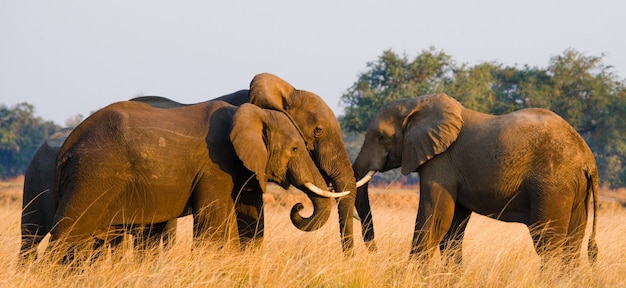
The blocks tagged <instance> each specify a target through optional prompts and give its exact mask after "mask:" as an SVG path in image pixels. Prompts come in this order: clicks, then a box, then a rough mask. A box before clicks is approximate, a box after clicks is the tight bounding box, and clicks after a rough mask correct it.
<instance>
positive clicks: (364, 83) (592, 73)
mask: <svg viewBox="0 0 626 288" xmlns="http://www.w3.org/2000/svg"><path fill="white" fill-rule="evenodd" d="M603 57H604V55H601V56H588V55H585V54H584V53H580V52H578V51H576V50H574V49H568V50H565V51H564V52H563V53H562V54H560V55H557V56H554V57H552V58H550V61H549V64H548V66H547V67H546V68H541V67H531V66H528V65H523V66H519V67H518V66H506V65H503V64H500V63H497V62H483V63H479V64H476V65H469V64H466V63H463V64H457V63H456V62H455V61H454V60H453V58H452V57H451V56H450V55H448V54H446V53H445V52H444V51H442V50H437V49H435V48H434V47H431V48H429V49H427V50H424V51H422V52H421V53H420V54H419V55H417V56H416V57H415V58H412V59H409V57H408V56H407V55H398V54H397V53H395V52H393V51H391V50H387V51H384V52H383V53H382V55H381V56H379V57H378V59H377V60H375V61H372V62H369V63H367V69H366V70H365V71H364V72H362V73H360V75H359V76H358V79H357V80H356V81H355V82H354V84H352V86H351V87H350V88H349V89H348V90H347V91H346V92H345V93H343V95H342V96H341V102H342V103H344V104H345V105H346V107H345V113H344V115H343V116H340V117H339V121H340V124H341V127H342V129H343V130H344V132H345V134H346V142H348V144H347V146H348V149H353V148H354V146H360V145H354V143H351V142H353V141H362V136H361V135H360V134H362V133H363V132H364V131H365V130H366V129H367V126H368V124H369V122H370V121H371V119H372V117H373V116H374V115H375V114H376V113H377V112H378V110H379V109H380V108H381V107H382V105H383V104H385V103H387V102H389V101H392V100H396V99H403V98H411V97H415V96H420V95H427V94H433V93H446V94H448V95H449V96H452V97H454V98H455V99H457V100H458V101H459V102H460V103H461V104H463V105H464V106H465V107H466V108H469V109H473V110H476V111H480V112H484V113H489V114H496V115H499V114H504V113H509V112H512V111H515V110H518V109H522V108H529V107H538V108H545V109H549V110H552V111H554V112H556V113H557V114H559V115H560V116H561V117H563V118H564V119H565V120H566V121H568V122H569V123H570V124H571V125H572V126H573V127H574V128H575V129H576V130H577V131H578V132H579V133H580V134H581V135H582V137H583V138H584V139H585V141H586V142H587V144H588V145H589V146H590V148H591V150H592V151H593V153H594V155H595V158H596V161H597V164H598V168H599V173H600V181H601V184H602V185H606V186H609V187H611V188H616V187H626V167H624V164H625V163H626V124H625V123H624V122H625V120H626V119H625V115H626V87H625V86H624V84H625V83H624V80H623V79H619V78H618V76H617V75H616V74H615V73H614V72H612V70H611V69H612V66H610V65H605V64H604V63H603V61H602V60H603ZM356 149H357V150H356V152H355V151H351V153H350V155H351V157H352V156H356V155H354V154H356V153H358V149H359V148H356ZM380 177H381V178H379V179H378V181H380V182H389V181H398V180H397V179H400V177H399V172H396V173H393V172H392V173H388V175H386V176H385V175H381V176H380ZM400 181H403V182H405V183H408V184H413V183H415V182H416V181H417V178H416V176H413V177H408V178H403V179H402V180H400Z"/></svg>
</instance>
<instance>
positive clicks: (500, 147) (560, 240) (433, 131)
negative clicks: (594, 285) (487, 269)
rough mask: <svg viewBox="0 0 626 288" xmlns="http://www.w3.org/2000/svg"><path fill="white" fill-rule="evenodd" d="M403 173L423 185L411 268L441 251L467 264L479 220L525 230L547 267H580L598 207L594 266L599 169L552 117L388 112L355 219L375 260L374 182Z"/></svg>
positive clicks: (361, 169) (363, 174)
mask: <svg viewBox="0 0 626 288" xmlns="http://www.w3.org/2000/svg"><path fill="white" fill-rule="evenodd" d="M398 167H400V168H401V172H402V173H403V174H404V175H407V174H409V173H411V172H417V173H418V174H419V176H420V182H419V183H420V184H419V185H420V190H419V193H420V200H419V207H418V215H417V219H416V222H415V230H414V234H413V240H412V248H411V252H410V255H411V258H412V259H420V260H424V261H428V259H432V257H434V253H435V247H436V245H437V244H439V249H440V251H441V252H442V253H441V254H442V255H444V257H445V259H447V261H454V263H456V264H461V262H462V257H461V255H462V241H463V236H464V232H465V228H466V225H467V222H468V220H469V217H470V214H471V213H472V212H475V213H478V214H481V215H485V216H488V217H491V218H493V219H497V220H501V221H505V222H518V223H523V224H525V225H526V226H527V227H528V228H529V231H530V234H531V236H532V239H533V243H534V246H535V250H536V251H537V253H538V254H539V255H540V256H541V258H542V259H543V260H544V261H545V260H546V258H548V257H546V256H554V257H556V259H560V260H562V261H564V262H565V261H566V260H568V261H567V262H566V263H575V262H574V261H573V260H576V259H578V257H579V255H578V254H579V253H578V251H579V249H580V247H581V246H582V242H583V238H584V233H585V227H586V222H587V214H588V213H589V211H588V209H589V208H588V206H589V202H590V201H591V198H593V202H594V205H593V209H594V211H593V220H592V221H593V228H592V232H591V236H590V238H589V240H588V257H589V259H590V261H591V262H592V263H593V262H595V261H596V257H597V253H598V246H597V244H596V241H595V235H596V222H597V220H596V219H597V212H596V210H597V209H596V208H597V199H598V196H597V194H598V169H597V167H596V162H595V159H594V156H593V154H592V152H591V150H590V149H589V147H588V146H587V145H586V143H585V141H584V140H583V138H582V137H581V136H580V135H579V134H578V133H577V132H576V130H575V129H574V128H572V127H571V126H570V125H569V124H568V123H567V122H566V121H565V120H563V119H562V118H561V117H559V116H558V115H556V114H555V113H553V112H551V111H549V110H545V109H538V108H527V109H522V110H518V111H515V112H512V113H509V114H504V115H499V116H495V115H488V114H483V113H480V112H477V111H472V110H470V109H466V108H464V107H463V106H462V105H461V104H460V103H459V102H457V101H456V100H455V99H453V98H452V97H450V96H448V95H446V94H433V95H425V96H420V97H416V98H410V99H402V100H395V101H392V102H389V103H387V104H385V105H384V106H383V107H382V108H381V109H380V111H378V113H377V114H376V115H375V116H374V118H373V120H372V121H371V123H370V124H369V127H368V129H367V131H366V133H365V139H364V142H363V145H362V147H361V150H360V152H359V154H358V156H357V158H356V159H355V160H354V163H353V169H354V173H355V176H356V178H357V179H360V180H359V181H358V183H357V185H361V186H360V187H359V188H358V191H357V199H356V209H357V212H358V214H359V216H360V217H361V218H362V219H363V221H362V223H361V225H362V228H363V229H362V233H363V239H364V241H365V242H366V244H367V246H368V247H369V248H370V249H371V250H375V249H376V245H375V242H374V226H373V222H372V215H371V208H370V204H369V200H368V185H367V184H368V183H367V181H368V180H369V179H371V176H372V175H373V174H374V173H376V172H377V171H387V170H390V169H393V168H398ZM576 262H578V261H576Z"/></svg>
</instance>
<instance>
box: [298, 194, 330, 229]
mask: <svg viewBox="0 0 626 288" xmlns="http://www.w3.org/2000/svg"><path fill="white" fill-rule="evenodd" d="M298 189H300V190H302V191H306V194H307V196H308V197H309V199H311V202H312V203H313V214H311V216H309V217H306V218H305V217H302V215H300V211H301V210H302V209H303V208H304V206H303V205H302V203H296V205H294V206H293V207H292V208H291V223H293V226H295V227H296V228H298V229H300V230H302V231H315V230H317V229H319V228H321V227H322V226H323V225H324V224H325V223H326V221H328V218H329V217H330V210H331V204H332V200H331V198H326V197H321V196H319V195H317V194H315V193H313V192H310V191H308V190H307V189H305V188H304V187H298Z"/></svg>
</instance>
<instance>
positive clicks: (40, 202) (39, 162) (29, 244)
mask: <svg viewBox="0 0 626 288" xmlns="http://www.w3.org/2000/svg"><path fill="white" fill-rule="evenodd" d="M73 129H74V127H66V128H63V129H61V130H59V131H57V132H55V133H54V134H52V135H50V136H49V137H48V138H47V139H46V140H45V141H44V143H42V144H41V146H40V147H39V149H38V150H37V152H36V153H35V155H34V156H33V159H32V160H31V162H30V163H29V165H28V168H27V170H26V173H25V174H24V190H23V194H22V220H21V237H22V242H21V246H20V257H19V260H20V262H21V263H26V262H28V261H29V260H34V259H36V258H37V247H38V246H39V243H41V241H42V240H43V239H44V237H45V236H46V235H47V234H48V232H50V229H51V228H52V225H53V220H54V214H55V212H56V208H57V203H56V200H55V197H54V195H53V192H52V190H53V188H54V168H55V164H56V158H57V155H58V153H59V149H61V145H62V144H63V143H64V142H65V139H66V138H67V136H68V135H69V134H70V132H72V130H73ZM144 228H145V229H144ZM128 232H130V233H131V234H132V235H133V236H134V238H135V247H136V248H138V249H140V250H143V249H146V248H148V247H154V246H157V245H158V244H159V242H160V241H161V239H162V240H163V244H164V245H163V246H164V247H165V248H170V247H171V246H172V245H173V243H174V239H175V234H176V220H172V221H168V222H165V223H158V224H155V225H150V226H148V227H133V229H129V230H128ZM120 240H121V238H117V239H114V240H113V241H112V246H117V245H118V244H119V243H120ZM103 244H104V243H103V242H102V241H97V242H96V244H95V246H94V247H99V246H102V245H103Z"/></svg>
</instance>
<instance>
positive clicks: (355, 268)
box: [0, 179, 626, 287]
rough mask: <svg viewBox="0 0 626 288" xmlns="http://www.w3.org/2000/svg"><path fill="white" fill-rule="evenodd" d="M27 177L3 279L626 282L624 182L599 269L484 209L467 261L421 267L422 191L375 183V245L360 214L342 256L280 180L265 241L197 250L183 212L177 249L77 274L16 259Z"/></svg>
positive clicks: (605, 194)
mask: <svg viewBox="0 0 626 288" xmlns="http://www.w3.org/2000/svg"><path fill="white" fill-rule="evenodd" d="M21 181H23V180H22V179H16V180H13V181H10V182H4V183H0V259H2V260H1V261H0V287H238V286H244V287H421V286H426V287H626V209H625V208H623V207H622V204H623V203H626V191H624V190H622V191H609V190H603V191H602V192H601V195H602V197H601V198H602V200H601V202H600V203H601V208H600V210H599V219H598V235H597V241H598V245H599V248H600V254H599V257H598V262H597V264H596V265H595V267H593V268H592V267H590V266H589V265H588V264H587V263H586V261H584V264H583V265H581V266H580V267H579V268H575V269H574V270H573V271H571V272H568V273H567V274H562V273H557V269H556V268H553V267H552V268H550V267H544V268H543V269H542V268H541V265H540V260H539V257H538V256H537V255H536V254H535V252H534V250H533V248H532V242H531V239H530V237H529V235H528V232H527V229H526V228H525V226H523V225H521V224H511V223H502V222H498V221H495V220H491V219H488V218H485V217H482V216H478V215H473V216H472V218H471V220H470V223H469V225H468V228H467V232H466V238H465V239H466V240H465V243H464V265H463V267H462V268H461V269H457V270H454V269H449V268H446V267H444V266H442V265H440V264H439V263H437V262H436V261H434V262H432V263H431V264H430V265H429V267H428V268H427V271H428V272H427V273H423V270H422V268H423V267H420V265H419V263H417V262H415V261H410V260H409V259H408V253H409V248H410V247H409V246H410V240H411V237H412V231H413V225H414V222H415V216H416V214H417V208H416V207H417V203H418V195H417V192H416V189H399V188H393V187H381V188H377V189H371V190H370V191H371V192H370V199H371V201H372V209H373V213H374V223H375V227H376V240H377V244H378V252H376V253H370V252H368V251H367V249H366V248H365V246H364V244H363V240H362V238H361V236H360V227H359V226H360V225H359V223H358V222H355V228H356V229H355V244H356V249H355V256H354V257H351V258H345V257H344V256H343V255H342V252H341V249H340V243H339V226H338V224H337V213H336V209H335V210H334V211H333V214H332V215H331V218H330V220H329V222H328V223H327V224H326V225H325V226H324V227H323V228H321V229H320V230H318V231H314V232H301V231H299V230H297V229H296V228H294V227H293V225H292V224H291V223H290V221H289V217H288V215H289V209H290V208H291V206H292V205H293V204H294V203H296V202H299V201H303V202H305V205H306V197H305V196H304V194H302V193H300V192H294V191H284V190H282V189H280V188H276V187H272V188H271V189H270V192H269V193H268V194H267V195H265V199H266V201H265V203H266V213H267V217H266V233H265V240H264V243H263V245H262V247H261V248H260V249H256V250H252V251H245V252H239V251H235V252H234V251H224V250H218V249H216V248H215V247H210V246H209V245H207V246H206V247H199V248H196V249H193V251H192V250H191V225H192V223H191V219H189V217H186V218H182V219H180V220H179V228H178V229H179V230H178V231H179V233H178V238H177V242H176V245H175V246H174V248H173V249H172V250H171V251H167V252H162V253H158V254H147V255H145V256H144V257H143V258H142V259H143V260H139V259H138V258H139V257H138V256H137V255H136V254H134V253H133V251H132V249H131V248H129V247H128V246H130V245H128V244H127V245H126V246H125V247H126V248H125V249H123V252H122V253H120V254H122V255H121V256H118V257H112V256H111V255H106V256H104V257H101V258H100V259H99V260H98V261H96V262H95V263H93V264H92V265H90V266H87V265H85V266H84V267H81V269H82V272H80V273H79V272H68V271H67V269H68V268H67V267H64V266H49V265H32V266H29V267H26V268H20V267H18V265H17V261H16V260H17V253H18V249H19V243H20V227H19V226H20V209H21V189H22V183H21ZM305 212H306V210H305ZM309 213H310V212H309ZM129 242H130V241H129ZM44 243H45V241H44ZM585 243H586V241H585ZM583 259H586V256H585V257H583Z"/></svg>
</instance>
